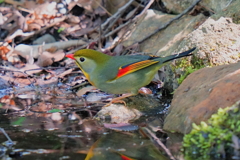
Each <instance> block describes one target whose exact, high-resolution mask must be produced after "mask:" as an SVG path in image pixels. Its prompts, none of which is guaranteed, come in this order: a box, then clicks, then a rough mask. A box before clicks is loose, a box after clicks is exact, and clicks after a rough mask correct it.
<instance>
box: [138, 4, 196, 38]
mask: <svg viewBox="0 0 240 160" xmlns="http://www.w3.org/2000/svg"><path fill="white" fill-rule="evenodd" d="M200 1H201V0H196V1H195V2H194V3H193V4H192V5H191V6H190V7H188V8H187V9H185V10H184V11H183V12H182V13H181V14H179V15H177V16H176V17H174V18H172V19H171V20H170V21H169V22H167V23H165V24H164V25H163V26H161V27H159V28H158V29H157V30H156V31H154V32H153V33H151V34H149V35H148V36H147V37H145V38H143V39H142V40H140V41H138V42H136V43H142V42H144V41H145V40H147V39H149V38H150V37H152V36H153V35H155V34H156V33H157V32H159V31H161V30H163V29H165V28H166V27H168V26H169V25H170V24H171V23H172V22H173V21H175V20H177V19H179V18H181V17H182V16H183V15H185V14H186V13H188V12H189V11H191V10H192V9H193V8H194V7H195V5H197V4H198V3H199V2H200Z"/></svg>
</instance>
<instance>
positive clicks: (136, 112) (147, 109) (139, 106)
mask: <svg viewBox="0 0 240 160" xmlns="http://www.w3.org/2000/svg"><path fill="white" fill-rule="evenodd" d="M123 100H124V101H125V102H126V105H127V106H124V104H117V103H116V104H111V105H109V106H105V107H103V108H102V109H101V110H100V111H99V112H98V113H97V115H96V118H98V119H101V120H103V121H108V120H109V121H110V123H127V122H129V121H133V120H137V119H138V118H140V117H141V116H142V115H143V114H146V115H156V114H160V113H161V112H162V111H163V110H164V108H165V107H166V106H164V104H161V103H160V101H159V100H158V99H157V98H155V97H153V96H151V95H142V94H138V95H136V96H131V97H128V98H125V99H123Z"/></svg>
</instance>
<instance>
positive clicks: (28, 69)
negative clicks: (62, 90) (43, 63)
mask: <svg viewBox="0 0 240 160" xmlns="http://www.w3.org/2000/svg"><path fill="white" fill-rule="evenodd" d="M11 70H12V71H19V72H13V75H14V76H15V77H27V76H28V75H33V74H34V73H39V72H41V71H42V69H40V68H39V66H37V65H36V64H26V65H25V67H23V68H21V69H17V68H13V69H11ZM24 73H25V74H24Z"/></svg>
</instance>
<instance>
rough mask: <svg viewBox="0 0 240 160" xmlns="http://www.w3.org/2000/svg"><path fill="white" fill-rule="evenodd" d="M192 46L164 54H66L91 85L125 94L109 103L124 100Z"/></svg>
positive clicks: (82, 51)
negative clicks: (171, 53) (170, 53)
mask: <svg viewBox="0 0 240 160" xmlns="http://www.w3.org/2000/svg"><path fill="white" fill-rule="evenodd" d="M195 49H196V48H195V47H194V48H192V49H190V50H187V51H185V52H182V53H179V54H175V55H170V56H166V57H155V56H148V55H122V56H109V55H107V54H104V53H101V52H99V51H96V50H92V49H81V50H78V51H76V52H75V53H74V54H68V55H66V57H68V58H70V59H73V60H74V61H75V62H76V64H77V66H78V67H79V68H80V69H81V71H82V72H83V74H84V75H85V77H86V78H87V80H88V81H89V83H90V84H91V85H93V86H94V87H96V88H98V89H100V90H101V91H104V92H107V93H111V94H124V95H123V96H120V97H117V98H113V99H112V101H111V102H110V103H124V104H125V102H122V99H123V98H126V97H129V96H133V95H137V94H138V90H139V89H140V88H141V87H143V86H146V85H148V84H149V83H150V82H151V80H152V79H153V78H154V75H155V74H156V73H157V71H158V70H159V69H160V68H161V67H162V66H163V65H164V64H165V63H167V62H169V61H172V60H174V59H178V58H182V57H186V56H190V55H192V54H191V53H192V51H194V50H195Z"/></svg>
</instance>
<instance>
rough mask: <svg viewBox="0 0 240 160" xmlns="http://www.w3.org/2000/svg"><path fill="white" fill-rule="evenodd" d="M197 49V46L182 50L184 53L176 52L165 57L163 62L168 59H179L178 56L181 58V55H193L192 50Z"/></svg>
mask: <svg viewBox="0 0 240 160" xmlns="http://www.w3.org/2000/svg"><path fill="white" fill-rule="evenodd" d="M195 49H196V47H194V48H192V49H190V50H188V51H185V52H182V53H179V54H175V55H171V56H167V57H163V61H162V63H166V62H168V61H171V60H174V59H177V58H181V57H186V56H191V55H192V54H190V53H191V52H192V51H194V50H195Z"/></svg>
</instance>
